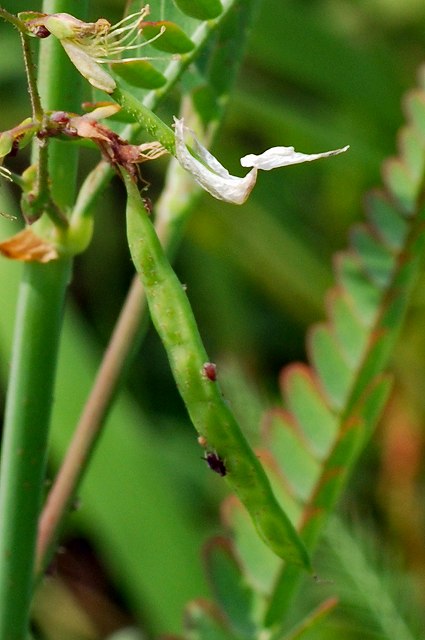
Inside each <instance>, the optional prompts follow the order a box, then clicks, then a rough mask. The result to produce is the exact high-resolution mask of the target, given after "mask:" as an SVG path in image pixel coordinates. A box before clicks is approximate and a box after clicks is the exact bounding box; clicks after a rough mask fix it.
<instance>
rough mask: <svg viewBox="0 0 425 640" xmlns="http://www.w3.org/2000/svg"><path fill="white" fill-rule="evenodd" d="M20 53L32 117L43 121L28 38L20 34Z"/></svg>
mask: <svg viewBox="0 0 425 640" xmlns="http://www.w3.org/2000/svg"><path fill="white" fill-rule="evenodd" d="M20 35H21V44H22V52H23V54H24V63H25V72H26V74H27V82H28V91H29V94H30V98H31V106H32V116H33V118H34V120H38V121H39V122H41V121H42V119H43V109H42V106H41V100H40V96H39V93H38V87H37V79H36V72H35V65H34V61H33V56H32V50H31V44H30V39H29V37H28V36H27V35H26V34H25V33H22V32H21V34H20Z"/></svg>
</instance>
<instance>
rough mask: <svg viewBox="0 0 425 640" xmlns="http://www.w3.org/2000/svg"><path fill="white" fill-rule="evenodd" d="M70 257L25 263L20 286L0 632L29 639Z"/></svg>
mask: <svg viewBox="0 0 425 640" xmlns="http://www.w3.org/2000/svg"><path fill="white" fill-rule="evenodd" d="M69 274H70V262H69V261H68V260H60V261H57V262H52V263H49V264H47V265H39V264H36V263H35V264H26V265H24V268H23V276H22V281H21V285H20V291H19V303H18V310H17V318H16V327H15V337H14V345H13V359H12V368H11V376H10V385H9V388H8V394H7V402H6V417H5V424H4V436H3V448H2V464H1V478H0V481H1V484H0V522H1V527H2V531H1V536H0V638H5V639H6V638H7V639H8V640H22V639H23V638H26V633H27V630H28V621H29V608H30V601H31V592H32V587H33V558H34V549H35V540H36V532H37V519H38V514H39V509H40V505H41V500H42V492H43V484H44V474H45V463H46V449H47V435H48V426H49V419H50V410H51V403H52V395H53V383H54V374H55V369H56V355H57V347H58V342H59V335H60V328H61V322H62V308H63V300H64V292H65V289H66V285H67V282H68V279H69Z"/></svg>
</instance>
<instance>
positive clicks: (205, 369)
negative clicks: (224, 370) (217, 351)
mask: <svg viewBox="0 0 425 640" xmlns="http://www.w3.org/2000/svg"><path fill="white" fill-rule="evenodd" d="M202 373H203V375H204V376H205V377H206V378H208V380H211V381H212V382H215V381H216V380H217V367H216V365H215V364H214V362H205V364H204V365H203V366H202Z"/></svg>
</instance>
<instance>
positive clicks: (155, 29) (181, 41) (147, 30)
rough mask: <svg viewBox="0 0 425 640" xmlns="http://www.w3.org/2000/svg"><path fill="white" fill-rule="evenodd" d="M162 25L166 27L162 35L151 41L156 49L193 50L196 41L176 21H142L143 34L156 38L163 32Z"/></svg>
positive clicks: (175, 51) (171, 50)
mask: <svg viewBox="0 0 425 640" xmlns="http://www.w3.org/2000/svg"><path fill="white" fill-rule="evenodd" d="M162 27H165V30H164V31H163V33H162V35H161V36H160V37H159V38H157V39H156V40H153V41H152V42H150V43H149V44H151V45H152V46H153V47H154V48H155V49H158V50H159V51H166V52H167V53H188V52H189V51H192V49H193V48H194V46H195V45H194V43H193V42H192V40H191V39H190V38H189V37H188V36H187V35H186V34H185V32H184V31H183V29H181V28H180V27H179V26H178V25H176V23H175V22H171V21H170V20H158V22H142V23H141V24H140V28H141V29H142V35H143V36H144V37H145V38H146V39H147V40H151V39H152V38H155V36H157V35H158V34H159V33H160V32H161V28H162Z"/></svg>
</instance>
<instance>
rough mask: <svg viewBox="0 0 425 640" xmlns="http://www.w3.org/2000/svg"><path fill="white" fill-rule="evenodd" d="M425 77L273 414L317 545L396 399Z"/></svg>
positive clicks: (277, 440)
mask: <svg viewBox="0 0 425 640" xmlns="http://www.w3.org/2000/svg"><path fill="white" fill-rule="evenodd" d="M421 82H422V84H423V85H424V86H423V88H421V89H420V90H415V91H414V92H413V93H412V94H410V95H409V96H408V98H407V101H406V105H407V106H406V111H407V114H408V123H407V126H406V127H405V128H404V129H403V132H402V135H401V136H400V138H399V156H398V157H397V158H395V159H390V160H389V161H387V162H386V163H385V165H384V170H383V176H384V189H383V190H382V191H372V192H371V193H370V194H369V196H368V198H367V202H366V204H367V224H364V225H362V226H358V225H357V226H356V227H355V228H354V229H353V232H352V234H351V236H350V241H351V242H350V247H349V248H348V250H346V251H345V252H343V253H341V254H339V255H338V256H337V260H336V263H335V276H336V286H335V288H334V289H333V290H332V291H331V293H330V295H329V297H328V307H327V308H328V321H327V322H326V323H325V324H322V325H320V326H318V327H316V328H314V330H313V332H312V333H311V335H310V340H309V356H310V362H311V364H310V366H309V367H308V366H305V365H298V364H296V365H290V366H289V367H287V368H286V369H285V370H284V372H283V374H282V376H281V387H282V393H283V405H284V407H285V409H283V408H277V409H274V410H272V411H271V412H269V413H268V414H267V417H266V419H265V423H266V425H267V424H268V428H266V429H265V431H263V442H262V446H266V447H267V449H268V450H269V451H270V452H271V453H270V456H272V457H273V458H274V459H275V460H276V464H277V466H278V469H279V473H277V474H275V479H274V480H273V487H274V490H275V492H276V493H277V494H278V495H279V497H280V499H281V502H282V503H284V502H285V498H284V497H282V495H281V494H279V490H278V489H277V488H276V482H277V481H278V477H279V474H280V476H281V488H280V491H281V493H282V494H285V492H286V495H287V499H288V500H290V499H292V500H296V501H297V502H298V508H299V510H300V514H301V517H300V519H299V521H297V522H296V524H297V527H298V530H299V532H300V535H301V538H302V539H303V541H304V543H305V545H306V547H307V549H308V550H309V551H310V552H311V551H312V550H313V549H314V546H315V545H316V544H317V541H318V539H319V536H320V534H321V533H322V531H323V529H324V526H325V523H326V522H327V519H328V517H329V514H330V512H331V511H332V509H333V508H334V506H335V504H336V502H337V500H338V498H339V496H340V495H341V492H342V491H343V489H344V486H345V485H346V483H347V480H348V477H349V473H350V470H351V469H352V467H353V465H354V464H355V462H356V460H357V459H358V456H359V454H360V452H361V450H362V447H363V446H364V444H365V442H366V441H367V439H368V437H369V436H370V434H371V432H372V431H373V428H374V426H375V424H376V421H377V420H378V418H379V416H380V414H381V412H382V410H383V407H384V405H385V402H386V400H387V398H388V394H389V390H390V381H389V378H388V377H386V376H385V375H383V371H384V370H385V367H386V366H387V364H388V361H389V358H390V355H391V353H392V350H393V347H394V344H395V341H396V339H397V336H398V333H399V330H400V327H401V324H402V321H403V318H404V314H405V311H406V308H407V305H408V301H409V297H410V293H411V291H412V288H413V286H414V283H415V281H416V279H417V276H418V273H419V268H420V263H421V257H422V256H423V252H424V251H425V225H424V221H425V211H424V207H423V184H424V177H425V175H424V174H425V73H422V75H421ZM270 425H271V427H270ZM282 431H284V432H285V436H284V437H283V436H282ZM300 470H302V473H298V472H299V471H300ZM269 477H271V474H270V473H269ZM288 504H289V502H288ZM293 512H294V513H296V508H295V507H294V510H293ZM227 522H230V523H232V526H233V527H234V530H235V531H238V537H236V545H237V544H240V543H241V541H242V542H243V541H244V537H243V536H242V535H241V524H240V520H238V519H237V520H236V523H235V522H232V519H231V517H229V516H227ZM252 564H254V563H252ZM254 566H255V564H254ZM298 583H299V573H298V575H297V568H296V567H294V566H292V567H286V568H285V569H284V570H283V571H282V573H281V574H280V576H279V577H278V579H277V580H275V582H274V583H273V586H272V587H271V592H270V594H269V597H270V604H269V607H268V609H267V612H266V615H265V617H264V624H265V626H266V627H269V626H274V625H276V624H280V623H281V620H282V617H283V616H284V614H285V612H286V611H287V609H288V607H289V604H290V601H291V595H292V594H293V593H294V592H295V590H296V587H297V584H298Z"/></svg>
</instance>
